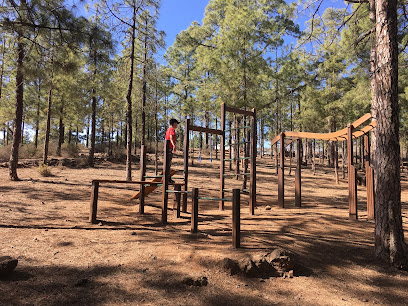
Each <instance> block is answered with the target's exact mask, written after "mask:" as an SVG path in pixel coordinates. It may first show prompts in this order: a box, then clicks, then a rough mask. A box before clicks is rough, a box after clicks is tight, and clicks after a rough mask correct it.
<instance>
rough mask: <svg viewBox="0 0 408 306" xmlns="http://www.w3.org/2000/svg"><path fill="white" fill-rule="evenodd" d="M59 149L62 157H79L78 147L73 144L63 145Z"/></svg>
mask: <svg viewBox="0 0 408 306" xmlns="http://www.w3.org/2000/svg"><path fill="white" fill-rule="evenodd" d="M61 149H62V155H63V156H64V157H77V156H78V155H79V147H78V145H76V144H74V143H64V144H62V148H61Z"/></svg>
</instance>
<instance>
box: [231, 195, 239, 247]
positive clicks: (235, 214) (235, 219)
mask: <svg viewBox="0 0 408 306" xmlns="http://www.w3.org/2000/svg"><path fill="white" fill-rule="evenodd" d="M240 214H241V200H240V190H239V189H233V190H232V247H233V248H235V249H237V248H239V247H240V246H241V220H240V219H241V217H240Z"/></svg>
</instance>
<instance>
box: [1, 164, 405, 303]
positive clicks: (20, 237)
mask: <svg viewBox="0 0 408 306" xmlns="http://www.w3.org/2000/svg"><path fill="white" fill-rule="evenodd" d="M181 162H182V161H181V159H176V161H175V168H179V169H180V168H181V167H182V164H181ZM268 162H269V160H265V159H263V160H259V161H258V181H257V183H258V205H259V206H258V208H257V209H256V215H255V216H250V215H249V214H248V207H247V198H246V197H245V196H244V197H243V204H242V205H243V207H242V210H241V217H242V223H241V228H242V246H243V248H242V249H240V250H233V249H232V248H231V210H230V207H229V206H228V205H227V207H226V210H225V211H219V210H218V209H217V207H218V203H216V202H206V201H200V206H199V207H200V208H199V209H200V211H199V230H200V234H198V235H192V234H190V232H189V229H190V220H189V217H190V215H189V214H182V218H180V219H177V218H176V217H175V216H174V215H173V214H172V211H171V210H170V211H169V225H168V226H166V227H162V226H161V225H160V209H158V208H155V207H152V206H147V207H146V214H145V215H138V214H137V211H138V205H137V204H138V203H137V202H129V201H128V199H129V197H130V196H131V195H132V194H133V193H134V192H136V189H137V188H133V187H131V188H128V187H129V186H123V185H121V186H114V185H102V186H101V189H100V201H99V212H98V219H99V220H100V222H101V223H100V225H91V224H89V223H88V213H89V196H90V181H91V179H93V178H111V179H124V178H125V167H124V165H119V164H112V163H104V164H101V165H98V166H97V167H96V168H94V169H90V168H87V169H68V168H61V167H55V168H53V170H52V171H53V174H54V176H53V177H41V176H40V175H39V174H38V173H37V172H36V169H35V168H31V169H30V168H24V169H19V176H20V177H21V178H22V179H24V180H23V181H22V182H10V181H8V180H7V169H4V168H0V190H1V193H0V214H1V216H2V219H1V220H0V231H1V235H0V243H1V247H0V255H10V256H14V257H17V258H19V266H18V268H17V271H16V274H15V275H14V277H13V278H12V279H10V280H7V281H0V304H3V305H13V304H14V305H21V304H40V305H67V304H75V305H139V304H140V305H144V304H148V305H168V304H174V305H271V304H285V305H300V304H302V305H328V304H331V305H367V304H370V305H372V304H404V303H406V301H407V299H408V291H407V290H406V289H407V288H408V274H407V273H406V272H401V271H396V270H392V269H389V268H388V267H386V266H384V265H382V264H381V263H379V262H377V261H376V260H375V259H374V256H373V229H374V223H373V222H372V221H368V220H366V211H365V204H364V201H365V187H360V186H359V188H358V192H359V200H360V201H359V207H358V208H359V213H360V220H358V221H355V220H349V219H348V209H347V205H348V204H347V183H346V182H344V181H341V182H340V184H339V185H336V184H335V181H334V179H333V173H332V170H329V169H326V168H323V167H318V170H317V175H316V176H313V175H312V173H311V171H310V170H305V171H304V175H303V187H304V188H303V196H304V197H303V199H304V202H303V207H302V208H301V209H297V208H295V207H294V205H293V202H294V188H293V186H294V178H293V176H291V177H288V178H287V180H286V187H287V204H288V205H287V208H285V209H278V208H277V178H276V175H275V174H274V169H271V168H268V167H265V164H266V163H268ZM134 175H135V177H137V171H135V173H134ZM218 175H219V170H218V162H213V163H210V162H209V159H208V157H207V158H205V159H203V161H202V162H201V163H198V162H196V160H195V166H194V167H192V168H191V180H190V187H199V188H200V192H201V194H202V195H204V194H205V195H209V196H217V195H218V192H217V190H216V189H217V187H218ZM240 185H241V183H240V182H237V181H234V180H228V181H227V186H226V188H233V187H235V186H238V187H239V186H240ZM407 187H408V186H407V178H406V177H405V176H404V177H403V194H402V200H403V216H404V217H403V222H404V226H407V223H408V218H407V213H408V210H407V202H408V192H407V191H406V190H407ZM205 190H207V191H205ZM160 200H161V193H160V192H155V193H154V194H152V195H151V196H149V197H148V198H147V204H153V205H160ZM169 204H170V205H169V206H170V207H172V203H171V202H170V203H169ZM266 205H270V206H272V209H271V210H265V206H266ZM276 247H283V248H286V249H289V250H292V251H293V252H295V253H297V254H298V256H299V260H300V261H301V263H303V264H304V265H305V266H306V267H307V268H309V269H310V270H311V271H312V274H311V275H304V276H299V277H295V278H293V279H282V278H270V279H265V280H263V281H262V282H261V281H260V280H259V279H243V278H241V277H235V276H234V277H231V276H228V275H227V274H226V273H225V272H223V271H222V270H221V269H220V268H219V262H220V260H221V259H222V258H224V257H225V256H229V257H231V258H236V257H238V256H241V255H243V254H252V253H254V252H257V251H264V250H267V249H272V248H276ZM186 276H192V277H196V276H207V277H208V280H209V285H208V286H207V287H187V286H185V285H182V284H181V280H182V279H183V278H184V277H186Z"/></svg>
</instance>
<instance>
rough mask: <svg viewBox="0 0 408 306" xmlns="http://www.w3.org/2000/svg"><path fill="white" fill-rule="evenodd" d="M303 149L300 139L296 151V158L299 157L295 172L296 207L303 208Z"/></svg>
mask: <svg viewBox="0 0 408 306" xmlns="http://www.w3.org/2000/svg"><path fill="white" fill-rule="evenodd" d="M301 147H302V139H300V138H299V139H298V141H297V148H296V149H297V150H296V157H297V166H296V172H295V206H296V207H301V206H302V156H301V154H300V153H301Z"/></svg>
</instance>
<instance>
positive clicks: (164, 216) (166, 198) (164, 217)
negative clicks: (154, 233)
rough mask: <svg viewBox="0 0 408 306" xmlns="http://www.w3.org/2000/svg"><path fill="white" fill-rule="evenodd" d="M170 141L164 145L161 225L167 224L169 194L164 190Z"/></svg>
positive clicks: (166, 187) (167, 176)
mask: <svg viewBox="0 0 408 306" xmlns="http://www.w3.org/2000/svg"><path fill="white" fill-rule="evenodd" d="M169 158H170V140H166V141H165V143H164V162H163V203H162V223H163V225H166V224H167V208H168V202H169V194H168V193H167V191H166V190H168V189H169V176H170V175H169V174H170V171H169V170H170V165H169Z"/></svg>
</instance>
